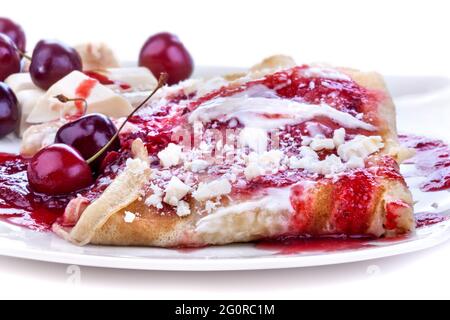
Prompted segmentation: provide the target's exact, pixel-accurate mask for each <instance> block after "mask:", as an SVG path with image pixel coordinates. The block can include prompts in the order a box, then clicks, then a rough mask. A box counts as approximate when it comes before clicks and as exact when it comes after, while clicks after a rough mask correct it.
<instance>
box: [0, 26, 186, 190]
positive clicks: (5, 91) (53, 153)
mask: <svg viewBox="0 0 450 320" xmlns="http://www.w3.org/2000/svg"><path fill="white" fill-rule="evenodd" d="M24 59H27V60H30V62H31V63H30V67H29V72H30V76H31V79H32V81H33V83H34V84H35V85H36V86H37V87H39V88H41V89H43V90H48V89H49V88H50V87H51V86H52V85H53V84H55V83H56V82H57V81H59V80H60V79H62V78H63V77H65V76H66V75H68V74H70V73H71V72H73V71H75V70H78V71H83V65H82V61H81V58H80V55H79V54H78V53H77V51H76V50H75V49H74V48H71V47H69V46H67V45H65V44H64V43H61V42H59V41H49V40H41V41H39V42H38V43H37V45H36V46H35V48H34V50H33V53H32V56H31V57H30V56H28V55H27V53H26V37H25V32H24V31H23V29H22V27H21V26H20V25H18V24H17V23H15V22H14V21H12V20H10V19H7V18H0V138H2V137H4V136H6V135H7V134H9V133H11V132H13V131H14V130H15V129H16V127H17V125H18V123H19V109H18V101H17V98H16V96H15V94H14V92H13V91H12V90H11V88H9V87H8V85H6V84H5V83H4V82H3V81H5V80H6V78H8V77H9V76H10V75H12V74H15V73H19V72H21V71H22V68H23V65H24V63H23V60H24ZM139 65H140V66H143V67H147V68H148V69H150V71H152V73H153V74H154V75H155V76H157V77H159V79H160V81H159V84H158V87H157V88H156V89H155V91H154V92H153V93H152V94H151V95H150V96H149V97H148V98H147V99H146V101H144V102H143V103H142V104H141V106H139V107H138V108H136V109H135V110H134V111H133V112H132V114H130V116H129V117H128V118H127V121H128V119H129V118H130V117H131V116H132V115H133V114H134V113H135V112H136V111H137V110H138V109H139V108H140V107H142V106H143V105H145V103H146V102H147V101H148V99H149V98H150V97H151V96H152V95H153V94H154V93H155V92H156V90H158V89H159V88H160V87H161V86H162V85H164V84H165V83H167V84H169V85H171V84H175V83H178V82H180V81H182V80H185V79H187V78H189V77H190V76H191V74H192V71H193V68H194V64H193V60H192V57H191V55H190V54H189V52H188V51H187V49H186V48H185V47H184V45H183V44H182V43H181V42H180V40H179V39H178V38H177V37H176V36H175V35H173V34H170V33H166V32H164V33H159V34H156V35H154V36H152V37H150V38H149V39H148V40H147V41H146V42H145V44H144V46H143V47H142V49H141V52H140V54H139ZM63 98H64V99H65V100H66V101H65V102H68V101H74V100H76V99H77V97H63ZM85 103H86V104H87V102H86V101H85ZM125 122H126V121H125ZM124 124H125V123H124ZM120 130H121V128H119V129H117V128H116V126H115V125H114V123H113V122H112V121H111V120H110V119H109V118H108V117H106V116H104V115H102V114H89V115H84V116H82V117H80V118H79V119H77V120H75V121H72V122H69V123H67V124H65V125H64V126H62V127H61V128H60V129H59V130H58V132H57V134H56V138H55V143H54V144H52V145H50V146H48V147H46V148H44V149H42V150H40V151H39V152H38V153H37V154H36V155H34V156H33V158H32V159H31V160H30V162H29V165H28V170H27V174H28V180H29V184H30V187H31V188H32V189H33V191H35V192H40V193H45V194H48V195H63V194H68V193H73V192H76V191H79V190H81V189H84V188H86V187H88V186H90V185H91V184H92V183H93V182H94V178H95V175H96V174H98V173H99V172H100V171H101V168H103V167H104V165H105V162H107V161H108V159H109V158H108V154H109V153H110V152H112V151H118V150H119V149H120V141H119V138H118V134H119V132H120Z"/></svg>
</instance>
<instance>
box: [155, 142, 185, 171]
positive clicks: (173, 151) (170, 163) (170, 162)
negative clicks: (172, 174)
mask: <svg viewBox="0 0 450 320" xmlns="http://www.w3.org/2000/svg"><path fill="white" fill-rule="evenodd" d="M182 154H183V152H182V148H181V146H178V145H176V144H174V143H170V144H169V145H168V146H167V148H166V149H164V150H163V151H161V152H159V153H158V158H159V160H160V161H161V165H162V166H163V167H164V168H170V167H174V166H177V165H179V164H180V162H181V157H182Z"/></svg>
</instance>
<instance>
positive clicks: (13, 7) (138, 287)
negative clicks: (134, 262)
mask: <svg viewBox="0 0 450 320" xmlns="http://www.w3.org/2000/svg"><path fill="white" fill-rule="evenodd" d="M447 3H448V1H445V0H443V1H432V0H428V1H392V0H391V1H380V0H378V1H312V0H310V1H294V0H291V1H287V0H272V1H262V0H259V1H253V0H252V1H250V0H247V1H245V0H237V1H236V0H227V1H181V0H179V1H174V0H163V1H144V0H126V1H112V0H110V1H104V0H96V1H94V0H76V1H73V0H67V1H55V0H37V1H36V0H34V1H25V0H22V1H5V3H2V8H1V13H0V15H2V16H9V17H11V18H13V19H14V20H17V21H18V22H20V23H21V24H22V25H23V27H24V29H25V30H26V32H27V35H28V43H29V46H28V48H29V50H31V49H32V45H33V44H34V43H35V42H36V41H38V40H39V39H41V38H57V39H60V40H63V41H65V42H67V43H68V44H77V43H79V42H83V41H89V40H90V41H98V40H101V41H105V42H107V43H108V44H110V45H111V46H112V47H113V48H114V49H115V50H116V52H117V54H118V56H119V57H120V58H121V59H123V60H135V59H136V58H137V55H138V52H139V49H140V47H141V45H142V43H143V42H144V41H145V40H146V38H147V37H148V36H150V35H151V34H153V33H155V32H158V31H164V30H167V31H171V32H174V33H177V34H178V35H179V36H180V38H181V39H182V40H183V42H184V43H185V44H186V46H187V47H188V48H189V50H190V51H191V53H192V55H193V57H194V59H195V61H196V63H197V64H201V65H227V66H249V65H252V64H254V63H255V62H257V61H258V60H260V59H261V58H263V57H265V56H268V55H270V54H274V53H285V54H290V55H293V56H294V57H296V59H297V60H298V61H300V62H309V61H326V62H331V63H334V64H338V65H346V66H352V67H357V68H362V69H376V70H379V71H381V72H384V73H390V74H419V75H420V74H444V75H450V63H449V62H448V59H449V57H450V44H449V41H450V37H449V36H448V32H449V31H450V19H449V13H450V10H449V8H447V6H448V4H447ZM449 257H450V244H445V245H442V246H440V247H438V248H435V249H432V250H428V251H426V252H422V253H417V254H411V255H407V256H402V257H396V258H390V259H382V260H377V261H372V262H364V263H356V264H351V265H342V266H333V267H322V268H308V269H297V270H283V271H258V272H227V273H180V272H177V273H173V272H142V271H139V272H135V271H118V270H106V269H95V268H81V273H80V275H81V277H80V278H79V279H80V282H78V281H77V279H78V278H77V277H73V276H72V277H71V276H70V275H69V274H68V272H67V266H64V265H56V264H48V263H40V262H29V261H23V260H17V259H10V258H3V257H0V283H1V289H0V298H20V297H23V298H30V297H34V298H69V297H70V298H150V299H151V298H163V299H164V298H179V299H196V298H254V299H259V298H268V299H270V298H280V299H283V298H292V299H297V298H439V297H447V298H449V297H450V293H449V290H450V289H449V288H450V276H449V272H448V271H449V270H450V258H449ZM69 271H71V270H70V269H69ZM69 273H70V272H69Z"/></svg>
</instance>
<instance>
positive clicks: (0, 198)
mask: <svg viewBox="0 0 450 320" xmlns="http://www.w3.org/2000/svg"><path fill="white" fill-rule="evenodd" d="M128 157H129V154H128V153H127V152H124V153H122V154H121V155H120V156H119V158H118V159H116V160H114V161H112V162H111V163H110V165H108V166H107V167H106V168H105V170H104V173H103V174H102V175H100V176H99V177H98V179H97V181H96V183H95V184H94V185H92V186H91V187H90V188H88V189H86V190H81V191H79V192H77V193H74V194H68V195H64V196H48V195H44V194H39V193H35V192H33V191H32V190H31V189H30V188H29V185H28V178H27V166H28V162H29V160H28V159H25V158H23V157H21V156H17V155H12V154H5V153H0V220H3V221H6V222H8V223H11V224H14V225H18V226H22V227H25V228H28V229H32V230H37V231H48V230H51V226H52V224H53V223H54V222H55V221H56V220H57V219H58V218H59V217H60V216H61V215H62V214H63V213H64V210H65V208H66V206H67V204H68V203H69V202H70V201H71V200H72V199H74V198H75V197H76V196H77V194H80V195H81V196H83V197H85V198H87V199H88V200H90V201H94V200H95V199H97V198H98V197H99V196H100V194H101V193H102V192H103V191H104V190H105V189H106V188H107V187H108V186H109V184H110V183H111V181H112V179H114V177H115V176H116V174H117V172H118V171H119V170H120V168H121V167H122V166H123V165H124V162H125V160H126V159H127V158H128Z"/></svg>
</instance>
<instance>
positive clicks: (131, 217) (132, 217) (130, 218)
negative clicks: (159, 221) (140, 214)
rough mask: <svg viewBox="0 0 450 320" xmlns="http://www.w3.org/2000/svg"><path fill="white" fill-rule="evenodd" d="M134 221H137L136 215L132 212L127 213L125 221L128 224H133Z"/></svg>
mask: <svg viewBox="0 0 450 320" xmlns="http://www.w3.org/2000/svg"><path fill="white" fill-rule="evenodd" d="M134 220H136V214H134V213H133V212H130V211H125V215H124V217H123V221H125V222H126V223H133V222H134Z"/></svg>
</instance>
